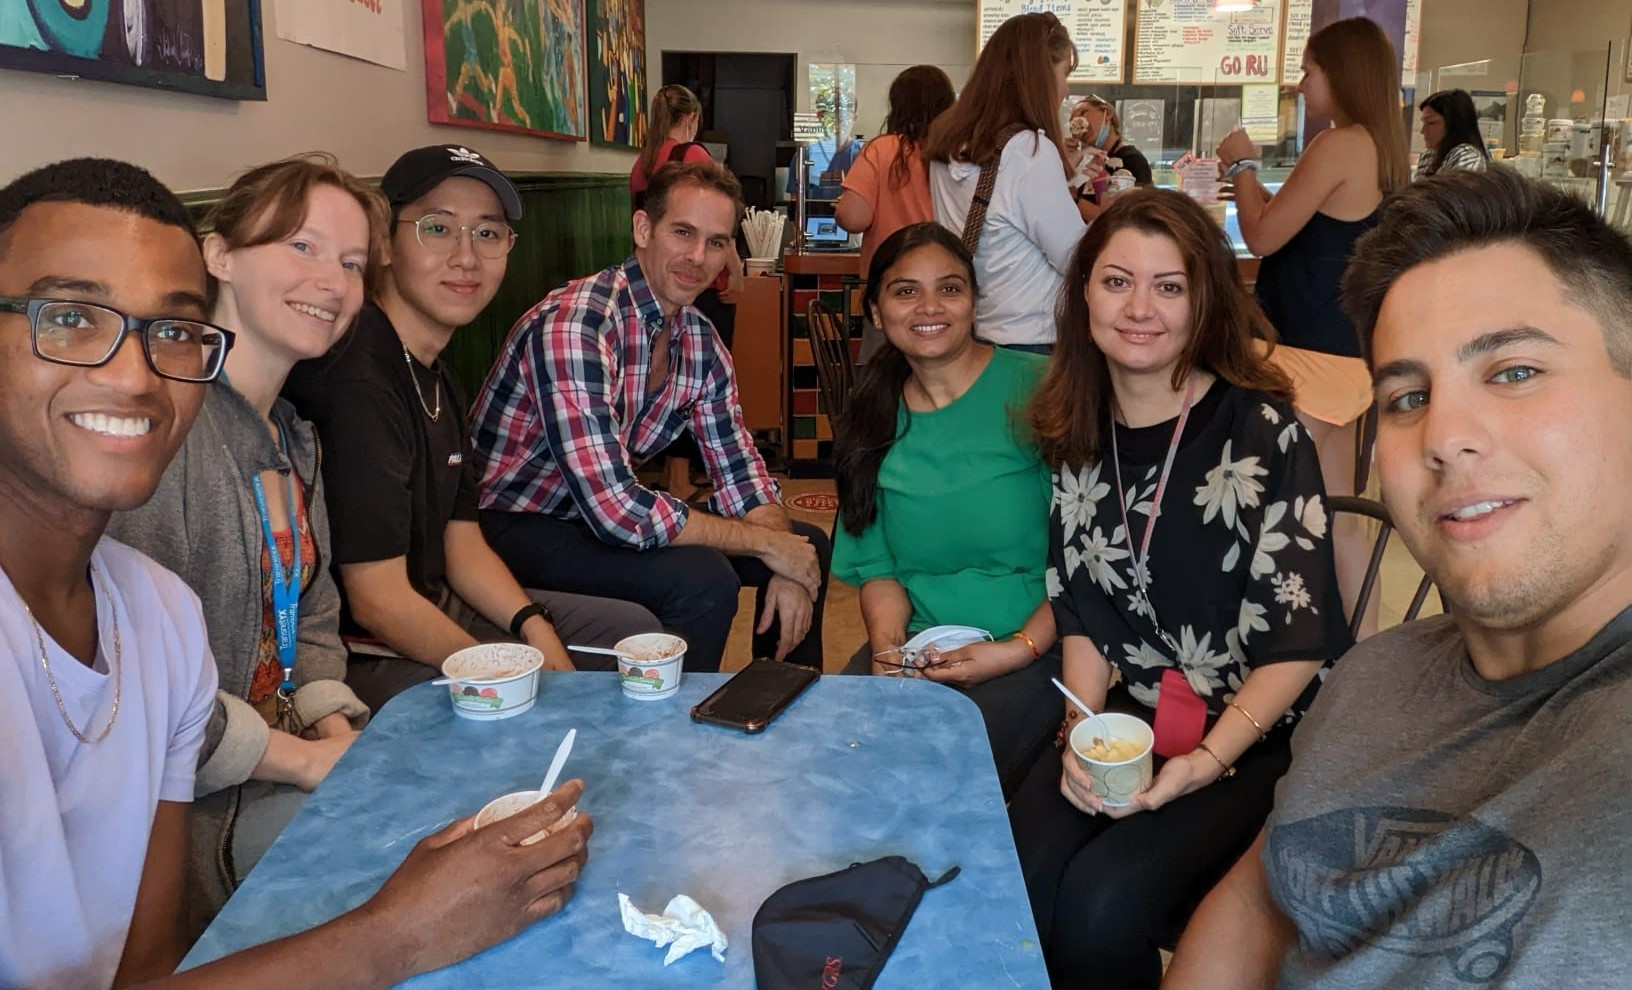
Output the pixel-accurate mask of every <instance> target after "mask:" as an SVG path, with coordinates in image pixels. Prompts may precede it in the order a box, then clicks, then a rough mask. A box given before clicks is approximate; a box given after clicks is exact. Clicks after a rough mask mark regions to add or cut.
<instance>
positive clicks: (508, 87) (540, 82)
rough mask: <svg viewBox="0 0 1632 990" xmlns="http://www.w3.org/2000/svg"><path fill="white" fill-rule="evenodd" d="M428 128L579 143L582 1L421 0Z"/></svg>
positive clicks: (585, 122)
mask: <svg viewBox="0 0 1632 990" xmlns="http://www.w3.org/2000/svg"><path fill="white" fill-rule="evenodd" d="M424 7H425V86H426V95H427V97H428V101H429V116H430V119H431V122H432V123H436V124H463V125H465V126H467V127H486V128H491V129H494V130H501V131H515V132H518V133H522V134H534V135H537V136H539V137H549V138H560V139H562V140H567V141H582V140H584V139H585V138H586V137H588V136H589V113H588V110H587V109H586V108H585V105H584V85H585V79H584V0H424Z"/></svg>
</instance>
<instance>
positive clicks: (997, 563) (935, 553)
mask: <svg viewBox="0 0 1632 990" xmlns="http://www.w3.org/2000/svg"><path fill="white" fill-rule="evenodd" d="M1047 365H1048V359H1047V358H1045V357H1042V356H1041V355H1036V354H1028V353H1025V352H1022V351H1013V350H1006V349H1004V348H1001V347H999V348H997V349H996V350H995V351H994V352H993V354H992V357H991V360H990V361H989V362H988V363H987V365H986V368H985V370H983V371H982V372H981V373H980V377H978V378H976V379H975V382H974V384H973V385H971V386H970V387H969V390H968V391H966V392H964V394H963V395H962V396H960V397H959V398H958V399H957V401H955V402H953V403H952V404H951V405H949V406H946V407H945V408H943V409H937V410H935V411H934V412H927V413H925V412H909V411H908V410H907V407H906V404H905V403H902V404H901V406H900V408H899V411H898V413H897V419H896V422H897V426H896V437H897V439H896V441H895V444H894V445H893V446H892V447H891V448H890V451H889V453H888V454H886V455H885V456H884V463H883V464H882V465H881V466H880V468H879V472H878V491H877V495H876V496H875V497H876V499H877V505H878V516H877V518H875V519H874V520H873V523H872V525H870V526H868V527H867V528H866V529H865V530H864V531H862V533H861V535H859V536H856V535H853V534H851V533H850V532H849V531H848V530H846V529H845V528H844V526H843V524H842V522H841V523H840V525H839V527H838V531H837V533H836V534H835V537H834V541H833V576H834V577H836V578H838V579H839V580H841V581H844V582H845V583H846V584H852V585H856V586H860V585H862V584H864V583H865V582H867V581H872V580H876V579H879V578H894V579H895V580H896V581H899V582H900V583H901V585H902V587H904V588H905V589H906V591H907V598H908V599H909V600H910V601H911V602H912V622H911V624H910V625H909V626H908V632H909V633H914V632H917V631H919V630H921V629H927V628H929V627H930V626H937V625H943V624H948V623H954V624H958V625H970V626H978V627H980V628H982V629H988V630H990V631H991V632H992V634H993V635H994V636H997V637H999V638H1002V637H1005V636H1009V635H1011V634H1013V633H1014V631H1015V630H1017V629H1019V628H1020V627H1021V625H1023V624H1024V623H1025V621H1026V617H1027V616H1029V615H1031V613H1032V612H1033V611H1035V610H1036V608H1037V606H1038V605H1040V604H1042V603H1043V601H1044V600H1045V597H1046V594H1045V590H1044V586H1043V572H1044V570H1045V568H1046V567H1047V566H1048V506H1049V499H1050V497H1051V488H1050V481H1049V472H1048V470H1047V469H1046V468H1045V467H1044V466H1043V464H1042V462H1041V460H1039V459H1038V456H1037V450H1036V448H1035V447H1034V446H1033V445H1031V444H1030V443H1028V442H1025V441H1024V440H1022V439H1020V438H1019V436H1023V435H1024V434H1025V432H1026V428H1025V426H1024V424H1023V423H1022V422H1021V421H1020V417H1021V415H1022V414H1023V411H1024V409H1025V405H1026V403H1027V402H1028V401H1029V400H1030V399H1031V394H1032V392H1033V391H1034V390H1035V389H1036V387H1037V383H1038V380H1039V379H1041V378H1042V375H1043V371H1044V369H1045V368H1046V367H1047ZM1017 435H1019V436H1017Z"/></svg>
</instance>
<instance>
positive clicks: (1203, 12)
mask: <svg viewBox="0 0 1632 990" xmlns="http://www.w3.org/2000/svg"><path fill="white" fill-rule="evenodd" d="M1250 2H1251V3H1252V7H1251V9H1249V10H1242V11H1237V12H1233V13H1232V12H1225V13H1219V12H1218V11H1217V9H1216V6H1217V5H1216V4H1215V2H1214V0H1138V4H1139V14H1138V18H1137V20H1136V22H1135V25H1136V26H1135V29H1134V51H1133V81H1134V83H1135V84H1139V83H1191V84H1196V83H1201V84H1206V85H1221V86H1222V85H1239V84H1241V83H1251V82H1274V81H1275V77H1276V75H1277V73H1278V72H1279V71H1280V65H1281V61H1280V59H1281V0H1250Z"/></svg>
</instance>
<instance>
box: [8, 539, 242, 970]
mask: <svg viewBox="0 0 1632 990" xmlns="http://www.w3.org/2000/svg"><path fill="white" fill-rule="evenodd" d="M91 562H92V564H93V565H94V566H93V569H92V583H93V587H94V588H95V589H96V623H97V633H98V635H99V637H100V640H101V642H100V644H99V653H98V657H97V665H96V669H95V670H92V669H91V668H89V667H86V666H85V665H84V664H82V663H80V662H79V661H78V660H76V659H74V658H73V657H72V656H70V655H69V654H67V653H66V652H64V651H63V650H62V648H61V647H59V646H58V645H57V644H56V643H55V642H54V641H53V640H52V639H51V638H50V637H49V636H46V637H45V649H46V656H47V657H48V659H49V660H50V664H51V673H52V675H53V676H54V677H55V678H56V683H57V690H58V692H59V693H60V694H61V695H62V704H63V707H64V708H66V709H67V711H68V715H69V717H70V718H72V719H73V722H74V725H76V726H77V727H78V728H79V730H80V731H81V732H83V733H84V734H85V735H87V736H89V737H91V738H93V739H94V738H95V737H96V734H97V733H99V732H101V731H102V727H103V726H104V725H106V724H107V721H108V715H109V713H110V712H111V711H112V709H113V699H114V685H113V677H112V675H111V671H112V663H113V658H114V629H115V625H116V624H117V628H118V635H119V640H120V645H121V652H120V657H121V666H122V668H123V674H122V676H121V683H122V689H121V692H120V693H121V698H120V701H119V715H118V719H117V720H116V721H115V722H114V725H113V730H112V731H111V732H109V734H108V736H107V738H106V739H103V740H102V741H101V742H99V743H95V744H94V745H87V744H85V743H81V742H79V741H78V740H77V739H75V738H74V736H73V734H72V733H71V732H69V730H68V726H67V725H66V724H65V723H64V722H63V718H62V714H61V712H59V711H58V710H57V702H56V700H55V699H54V698H53V696H52V693H51V687H50V684H49V682H48V681H47V679H46V673H45V670H44V669H43V668H42V666H41V663H40V647H39V640H38V639H36V637H35V634H34V629H35V627H34V623H33V622H32V621H31V620H30V619H29V617H28V615H27V613H25V612H24V611H23V605H22V600H21V598H20V597H19V596H18V594H17V591H16V589H15V588H14V587H13V586H12V583H11V580H10V579H9V578H8V577H7V576H6V574H5V573H4V572H3V571H0V986H3V987H7V988H27V990H36V988H47V987H49V988H59V987H60V988H64V990H66V988H70V987H72V988H74V990H82V988H87V987H106V986H108V985H110V984H111V983H112V982H113V975H114V971H115V970H116V969H117V968H118V966H119V958H120V956H121V954H122V953H123V952H124V947H125V936H126V934H127V933H128V932H129V930H130V918H131V913H132V911H133V910H134V909H135V904H136V889H137V887H138V886H139V884H140V882H141V877H142V866H143V864H144V862H145V861H146V859H147V844H148V836H149V835H150V833H151V832H152V828H153V815H154V813H155V811H157V809H158V802H160V801H191V800H192V799H193V774H194V771H195V770H196V769H197V766H198V751H199V747H200V745H201V744H202V743H203V740H204V729H205V726H206V725H207V724H208V722H209V718H210V711H211V709H212V707H213V706H214V703H215V687H216V671H215V661H214V659H213V658H212V657H211V656H210V647H209V639H208V637H206V635H205V633H204V615H203V612H202V611H201V610H200V608H199V604H198V597H197V596H196V595H194V594H193V592H192V591H191V590H189V589H188V587H187V586H186V585H185V584H183V583H182V582H181V579H180V578H178V577H176V576H175V575H174V574H172V573H170V572H169V571H167V570H165V569H164V568H162V567H160V566H159V565H158V564H155V563H154V562H153V561H151V560H149V559H148V558H147V557H144V556H142V555H141V554H139V553H137V552H136V551H135V550H132V549H130V548H129V547H127V546H125V545H124V544H122V543H118V542H116V541H114V540H111V539H106V538H104V539H103V540H102V541H101V542H100V543H98V544H97V547H96V550H95V551H94V552H93V553H92V554H91Z"/></svg>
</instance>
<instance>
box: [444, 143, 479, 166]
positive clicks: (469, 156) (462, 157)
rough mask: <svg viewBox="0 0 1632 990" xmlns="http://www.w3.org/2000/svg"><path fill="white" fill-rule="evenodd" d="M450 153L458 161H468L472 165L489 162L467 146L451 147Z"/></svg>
mask: <svg viewBox="0 0 1632 990" xmlns="http://www.w3.org/2000/svg"><path fill="white" fill-rule="evenodd" d="M448 155H449V157H451V158H452V159H453V160H454V161H456V162H466V163H468V164H471V165H486V164H487V162H486V161H484V160H483V159H482V156H481V155H478V154H477V153H476V152H474V151H471V150H470V149H469V148H465V147H459V148H449V149H448Z"/></svg>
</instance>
